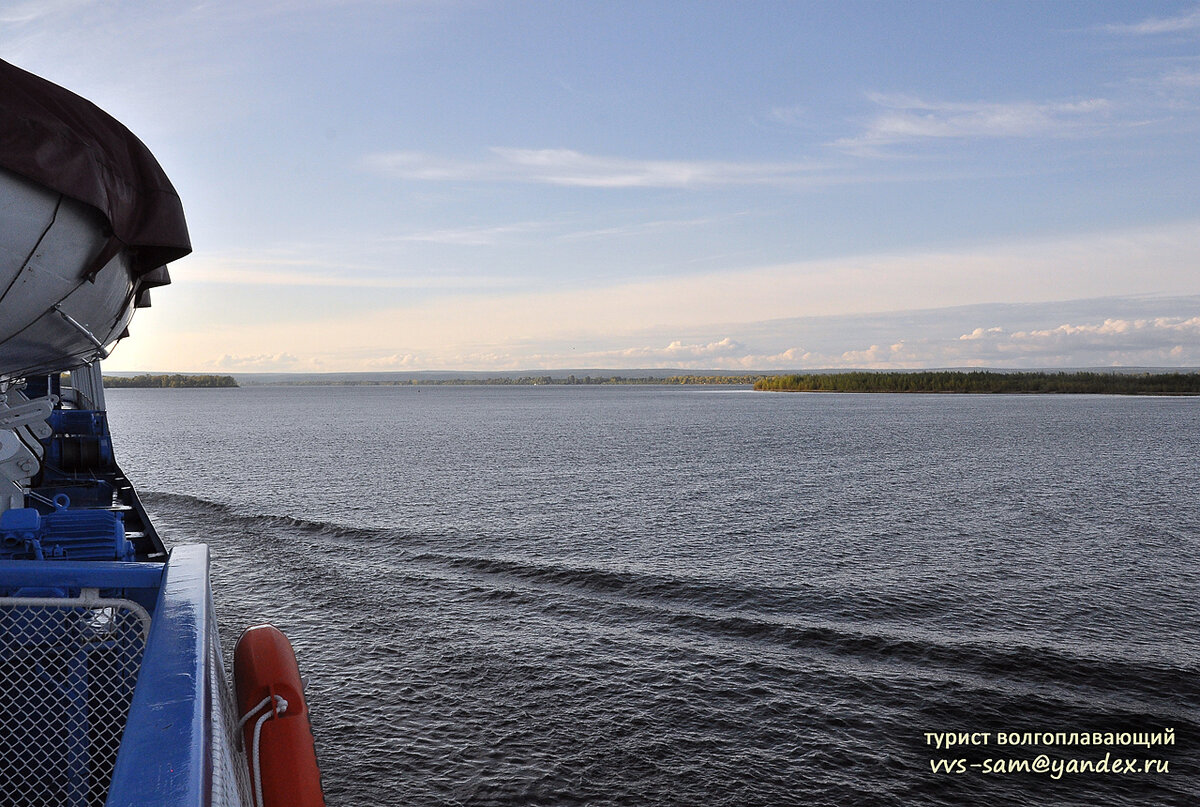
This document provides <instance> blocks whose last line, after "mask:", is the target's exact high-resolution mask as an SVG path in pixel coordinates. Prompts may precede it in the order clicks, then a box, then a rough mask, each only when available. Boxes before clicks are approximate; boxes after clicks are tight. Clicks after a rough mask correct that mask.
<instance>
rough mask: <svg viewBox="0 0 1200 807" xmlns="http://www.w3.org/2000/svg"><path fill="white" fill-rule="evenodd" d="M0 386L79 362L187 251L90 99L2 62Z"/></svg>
mask: <svg viewBox="0 0 1200 807" xmlns="http://www.w3.org/2000/svg"><path fill="white" fill-rule="evenodd" d="M0 117H2V119H3V120H4V126H3V127H0V233H3V238H2V239H0V383H3V382H4V381H6V380H9V379H14V378H22V377H25V376H32V375H36V374H39V373H52V372H59V371H62V370H70V369H74V368H78V367H83V366H85V365H88V364H90V363H91V362H93V361H95V360H97V359H102V358H104V357H105V356H107V355H108V352H109V350H111V348H112V346H113V344H114V343H115V342H116V341H117V340H118V339H120V338H122V337H123V336H125V335H126V333H127V331H126V327H127V326H128V324H129V320H130V318H131V317H132V316H133V311H134V309H135V308H138V307H143V306H146V305H149V300H150V298H149V289H151V288H153V287H155V286H162V285H165V284H167V283H169V282H170V275H169V274H168V273H167V269H166V264H167V263H169V262H170V261H173V260H176V259H178V258H181V257H183V256H184V255H186V254H187V253H188V252H190V251H191V243H190V241H189V239H188V234H187V225H186V224H185V222H184V217H183V206H182V204H181V203H180V201H179V196H178V194H177V193H176V192H175V188H174V187H173V186H172V185H171V183H170V181H169V180H168V179H167V177H166V175H165V174H164V173H163V171H162V168H161V167H160V166H159V164H158V162H157V161H156V160H155V159H154V157H153V155H151V154H150V151H149V150H148V149H147V148H146V147H145V145H143V144H142V142H141V141H140V140H138V139H137V138H136V137H134V135H133V134H131V133H130V132H129V130H128V129H126V128H125V127H124V126H123V125H121V124H120V123H118V122H117V121H116V120H114V119H113V118H112V117H110V116H109V115H108V114H107V113H105V112H103V111H102V110H100V109H99V108H98V107H96V106H95V105H93V104H92V103H91V102H89V101H86V100H84V99H83V98H80V97H79V96H77V95H75V94H74V93H71V92H69V91H68V90H65V89H63V88H62V87H59V86H57V85H55V84H51V83H50V82H48V81H46V80H44V79H42V78H39V77H37V76H35V75H33V74H31V73H27V72H25V71H24V70H21V69H20V68H17V67H14V66H13V65H10V64H8V63H7V62H4V61H0Z"/></svg>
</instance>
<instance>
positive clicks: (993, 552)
mask: <svg viewBox="0 0 1200 807" xmlns="http://www.w3.org/2000/svg"><path fill="white" fill-rule="evenodd" d="M108 402H109V408H110V422H111V425H112V430H113V434H114V444H115V448H116V452H117V457H118V461H119V462H120V463H121V464H122V467H123V468H124V470H125V471H126V473H127V474H128V475H129V476H130V478H131V479H133V480H134V483H135V484H136V485H138V486H139V489H140V490H141V491H142V492H143V498H144V501H145V503H146V505H147V507H148V509H149V510H150V511H151V514H152V516H154V517H155V520H156V523H157V524H158V527H159V529H160V531H161V532H163V533H164V537H165V539H166V541H167V542H168V544H179V543H191V542H205V543H208V544H209V545H210V547H211V550H212V555H213V576H214V588H215V596H216V600H217V609H218V613H219V615H220V618H221V620H222V629H223V633H224V634H225V635H226V645H227V647H231V645H232V641H233V640H235V639H236V635H237V633H238V632H239V631H240V629H241V628H243V627H245V626H246V625H248V624H253V623H255V622H258V621H262V620H269V621H271V622H274V623H275V624H277V625H278V626H279V627H280V628H282V629H283V630H284V631H285V632H286V633H288V635H289V636H290V637H291V638H292V639H293V641H294V643H295V645H296V648H297V652H298V654H299V656H300V661H301V665H302V672H303V673H304V674H305V675H306V676H307V677H308V678H309V679H310V686H309V696H310V700H311V708H312V713H313V724H314V729H315V732H316V735H317V738H318V754H319V757H320V763H321V767H322V772H323V777H324V784H325V789H326V791H327V795H328V798H329V803H330V804H331V805H374V804H389V805H390V804H406V805H459V804H462V805H468V804H470V805H573V804H586V805H624V804H633V805H731V806H732V805H763V806H764V807H766V806H767V805H814V806H817V807H819V806H821V805H830V806H832V805H839V806H842V805H860V804H861V805H914V804H922V805H1027V804H1039V805H1041V804H1063V805H1089V806H1094V805H1130V806H1131V807H1132V806H1133V805H1138V806H1139V807H1140V806H1141V805H1175V804H1178V805H1194V804H1198V803H1200V781H1198V773H1197V765H1198V764H1200V683H1198V682H1200V604H1198V602H1197V588H1198V585H1200V534H1198V533H1200V527H1198V525H1200V500H1198V497H1197V492H1198V486H1197V482H1196V470H1197V457H1198V456H1200V399H1195V398H1127V397H1109V396H960V395H835V394H786V393H755V392H751V391H749V390H744V389H728V388H697V387H583V386H578V387H568V386H551V387H513V388H509V387H295V388H282V387H249V388H242V389H229V390H224V389H191V390H112V391H109V392H108ZM227 656H228V657H230V658H231V657H232V656H231V651H230V650H227ZM1167 729H1171V730H1172V732H1171V733H1170V734H1169V735H1168V734H1164V731H1165V730H1167ZM945 732H954V733H955V735H956V737H955V739H956V740H957V739H960V738H959V737H958V736H957V735H959V734H963V733H966V734H973V735H974V736H973V737H971V738H970V739H971V740H973V741H974V742H973V743H968V744H967V745H957V744H956V745H955V746H954V747H952V748H950V749H949V750H947V749H945V748H938V747H937V746H938V744H939V742H941V738H940V736H939V737H938V738H934V737H933V736H932V735H934V734H937V735H942V734H943V733H945ZM1045 732H1050V733H1056V732H1064V733H1065V734H1064V738H1070V736H1071V735H1076V740H1078V739H1079V737H1078V734H1079V733H1081V732H1086V733H1087V737H1088V738H1089V740H1090V739H1099V740H1101V744H1099V745H1096V744H1093V743H1091V742H1089V743H1088V744H1087V745H1083V744H1080V743H1079V742H1075V743H1068V744H1061V743H1056V742H1053V740H1054V739H1055V738H1054V737H1053V736H1051V737H1048V738H1047V737H1033V738H1028V739H1032V740H1035V741H1043V742H1037V743H1035V744H1026V743H1024V742H1023V740H1025V739H1026V738H1024V737H1023V735H1024V734H1026V733H1037V734H1039V735H1040V734H1041V733H1045ZM1143 732H1145V733H1147V736H1149V737H1155V736H1163V737H1166V736H1170V737H1173V738H1174V743H1173V744H1171V745H1154V746H1151V747H1144V746H1141V745H1135V744H1133V741H1134V739H1135V738H1138V737H1140V736H1141V733H1143ZM984 733H987V736H986V737H985V736H984ZM999 733H1004V734H1005V735H1006V736H1005V738H1004V739H1005V740H1013V741H1017V742H1018V745H1016V746H1013V745H1012V744H1011V743H1010V742H1005V744H1004V745H1000V744H999V742H998V740H999V739H1000V738H999V737H998V736H997V735H998V734H999ZM1012 733H1017V734H1019V735H1022V736H1018V737H1012V736H1011V734H1012ZM1107 734H1112V735H1113V736H1112V737H1106V736H1105V735H1107ZM1122 734H1128V735H1129V736H1128V737H1125V738H1122V736H1121V735H1122ZM1095 735H1098V736H1095ZM1122 739H1124V742H1122ZM1045 740H1051V742H1050V743H1045V742H1044V741H1045ZM1110 741H1111V742H1110ZM1106 754H1107V755H1108V763H1107V764H1106V767H1115V768H1117V769H1118V771H1117V772H1115V773H1113V772H1109V773H1101V772H1095V771H1094V770H1087V771H1085V772H1078V771H1077V770H1073V768H1078V767H1079V766H1081V765H1082V763H1083V762H1085V761H1086V762H1090V763H1091V766H1092V767H1093V768H1094V767H1095V766H1096V765H1098V764H1100V763H1101V761H1103V760H1105V755H1106ZM1115 759H1121V760H1133V761H1135V762H1136V764H1137V766H1138V767H1137V770H1136V771H1132V770H1128V769H1127V765H1126V763H1124V762H1122V763H1114V762H1113V760H1115ZM955 760H963V762H962V763H961V766H960V765H959V763H957V762H955ZM1023 760H1025V761H1027V762H1028V764H1029V765H1030V766H1031V768H1030V769H1029V770H1023V769H1022V767H1021V766H1022V764H1023V763H1022V761H1023ZM1147 760H1151V762H1150V763H1149V768H1150V770H1149V772H1145V771H1144V770H1143V769H1144V767H1146V764H1147ZM1162 763H1166V765H1165V766H1163V765H1162ZM1010 764H1011V765H1015V766H1016V770H1013V771H1012V772H1008V771H1007V768H1004V769H1003V770H1002V772H994V771H995V768H996V767H997V766H1008V765H1010ZM1043 764H1044V765H1046V766H1047V770H1046V771H1045V772H1040V771H1038V770H1037V766H1040V765H1043ZM934 766H948V767H950V768H951V769H959V768H961V770H962V772H961V773H958V772H946V770H945V768H942V769H939V770H937V771H935V770H933V768H934ZM1164 767H1165V769H1164Z"/></svg>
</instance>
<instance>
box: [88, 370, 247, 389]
mask: <svg viewBox="0 0 1200 807" xmlns="http://www.w3.org/2000/svg"><path fill="white" fill-rule="evenodd" d="M104 386H105V387H106V388H107V389H196V388H214V389H216V388H220V389H228V388H235V387H237V386H238V382H237V380H236V379H234V377H233V376H231V375H185V374H181V373H142V374H141V375H135V376H107V375H106V376H104Z"/></svg>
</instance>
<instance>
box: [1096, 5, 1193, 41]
mask: <svg viewBox="0 0 1200 807" xmlns="http://www.w3.org/2000/svg"><path fill="white" fill-rule="evenodd" d="M1198 29H1200V8H1194V9H1192V10H1191V11H1186V12H1184V13H1183V14H1179V15H1176V16H1174V17H1149V18H1147V19H1145V20H1142V21H1141V22H1135V23H1132V24H1113V25H1105V26H1103V30H1105V31H1108V32H1109V33H1113V34H1142V35H1148V34H1171V33H1178V32H1180V31H1195V30H1198Z"/></svg>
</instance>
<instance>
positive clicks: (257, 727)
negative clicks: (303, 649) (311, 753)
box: [238, 695, 288, 807]
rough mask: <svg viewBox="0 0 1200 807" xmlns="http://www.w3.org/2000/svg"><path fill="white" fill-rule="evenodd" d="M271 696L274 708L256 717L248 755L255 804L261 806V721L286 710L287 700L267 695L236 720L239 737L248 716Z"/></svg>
mask: <svg viewBox="0 0 1200 807" xmlns="http://www.w3.org/2000/svg"><path fill="white" fill-rule="evenodd" d="M272 698H274V699H275V708H274V709H273V710H271V711H269V712H265V713H264V714H262V715H261V716H260V717H259V718H258V722H257V723H255V724H254V742H253V745H252V751H251V755H250V769H251V770H252V771H253V772H254V802H255V804H256V805H258V807H263V795H262V766H261V765H260V763H259V759H258V741H259V738H260V736H261V734H262V727H263V723H266V722H267V721H268V720H269V719H271V716H272V715H274V716H276V717H278V716H279V715H281V714H283V713H284V712H286V711H287V708H288V702H287V700H285V699H284V697H283V696H282V695H268V696H267V697H265V698H263V699H262V700H261V701H259V702H258V705H257V706H255V707H254V708H253V709H251V710H250V711H248V712H246V714H244V715H242V719H241V720H239V721H238V737H239V738H241V736H242V730H243V729H244V728H245V726H246V722H247V721H248V720H250V718H252V717H254V715H255V713H256V712H258V711H259V710H261V709H262V708H263V707H264V706H266V705H267V704H269V703H270V702H271V699H272Z"/></svg>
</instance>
